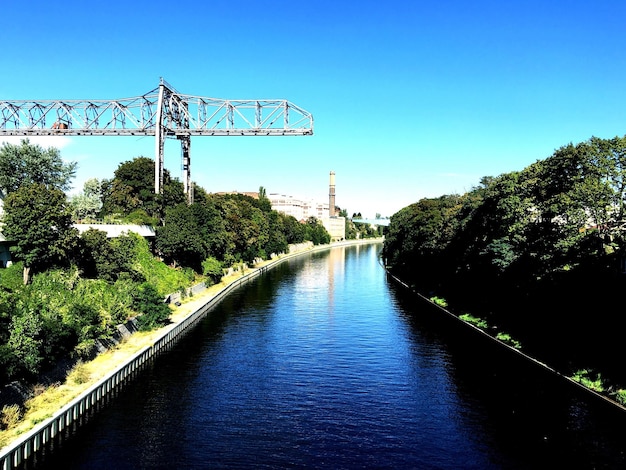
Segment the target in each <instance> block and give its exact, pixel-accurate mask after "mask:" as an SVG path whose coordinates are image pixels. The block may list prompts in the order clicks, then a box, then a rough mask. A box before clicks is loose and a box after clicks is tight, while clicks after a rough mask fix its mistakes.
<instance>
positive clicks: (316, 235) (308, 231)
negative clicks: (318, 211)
mask: <svg viewBox="0 0 626 470" xmlns="http://www.w3.org/2000/svg"><path fill="white" fill-rule="evenodd" d="M305 240H309V241H311V242H313V244H314V245H324V244H326V243H330V234H329V233H328V232H327V231H326V228H324V226H323V225H322V223H321V222H320V221H319V220H318V219H317V218H316V217H309V218H308V219H307V221H306V224H305Z"/></svg>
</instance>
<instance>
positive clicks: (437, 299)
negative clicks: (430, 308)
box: [430, 297, 448, 308]
mask: <svg viewBox="0 0 626 470" xmlns="http://www.w3.org/2000/svg"><path fill="white" fill-rule="evenodd" d="M430 301H431V302H432V303H434V304H436V305H439V306H440V307H443V308H446V307H447V306H448V302H446V299H442V298H440V297H431V298H430Z"/></svg>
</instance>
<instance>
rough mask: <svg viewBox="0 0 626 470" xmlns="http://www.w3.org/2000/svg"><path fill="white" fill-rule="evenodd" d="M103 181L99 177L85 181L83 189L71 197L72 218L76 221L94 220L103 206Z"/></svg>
mask: <svg viewBox="0 0 626 470" xmlns="http://www.w3.org/2000/svg"><path fill="white" fill-rule="evenodd" d="M100 188H101V183H100V181H98V179H97V178H91V179H89V180H87V181H85V184H84V185H83V191H82V193H80V194H77V195H75V196H73V197H72V198H71V199H70V207H71V208H72V218H73V219H74V220H75V221H80V220H83V219H89V220H93V219H95V218H96V217H97V216H98V213H99V212H100V209H101V208H102V197H101V189H100Z"/></svg>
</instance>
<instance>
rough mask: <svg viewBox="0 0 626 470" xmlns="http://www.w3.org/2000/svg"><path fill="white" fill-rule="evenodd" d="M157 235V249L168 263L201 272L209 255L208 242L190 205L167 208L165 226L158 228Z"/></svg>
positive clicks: (184, 204)
mask: <svg viewBox="0 0 626 470" xmlns="http://www.w3.org/2000/svg"><path fill="white" fill-rule="evenodd" d="M196 213H197V211H196ZM156 235H157V236H156V246H157V249H158V250H159V252H160V253H162V254H163V256H164V258H165V259H166V261H168V262H171V263H174V264H176V263H178V264H180V265H182V266H187V267H190V268H193V269H194V270H195V271H196V272H200V271H201V269H202V267H201V263H202V261H203V260H204V259H205V258H206V257H207V255H208V250H207V242H206V241H205V240H204V239H203V230H202V227H201V226H200V225H199V224H198V220H197V219H196V217H194V210H193V209H192V208H191V207H190V206H189V205H187V204H186V203H182V204H178V205H177V206H174V207H170V208H167V209H166V211H165V220H164V225H163V226H162V227H157V234H156Z"/></svg>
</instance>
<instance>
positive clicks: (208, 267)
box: [202, 257, 224, 285]
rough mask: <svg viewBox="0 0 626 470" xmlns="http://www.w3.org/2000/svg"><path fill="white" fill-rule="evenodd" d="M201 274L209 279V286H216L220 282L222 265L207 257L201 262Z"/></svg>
mask: <svg viewBox="0 0 626 470" xmlns="http://www.w3.org/2000/svg"><path fill="white" fill-rule="evenodd" d="M202 274H203V275H205V276H206V277H208V278H209V280H210V284H208V285H212V284H217V283H218V282H220V281H221V280H222V276H223V274H224V272H223V268H222V263H220V262H219V261H218V260H216V259H215V258H213V257H209V258H207V259H205V260H204V261H203V262H202Z"/></svg>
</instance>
